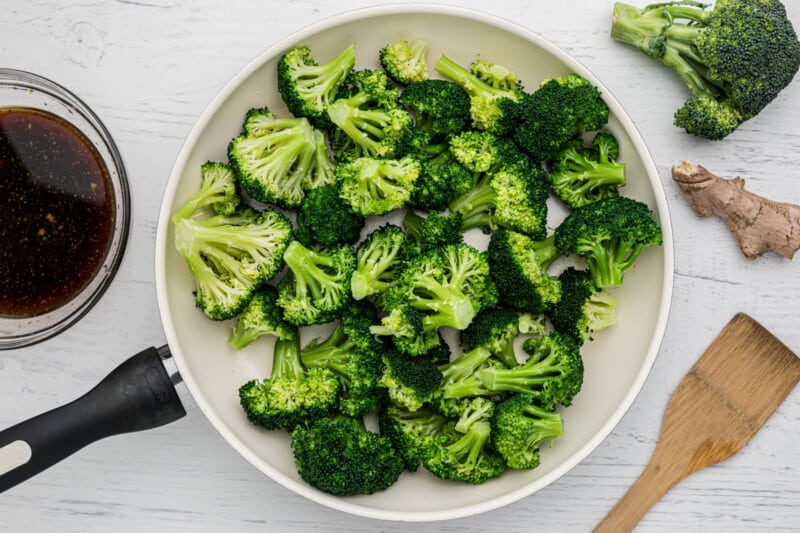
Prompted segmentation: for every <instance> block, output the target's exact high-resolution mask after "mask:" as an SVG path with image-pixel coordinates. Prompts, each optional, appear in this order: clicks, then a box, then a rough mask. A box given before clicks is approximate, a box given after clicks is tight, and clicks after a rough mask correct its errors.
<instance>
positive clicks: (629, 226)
mask: <svg viewBox="0 0 800 533" xmlns="http://www.w3.org/2000/svg"><path fill="white" fill-rule="evenodd" d="M554 237H555V246H556V249H557V250H558V253H559V254H562V255H566V254H570V253H575V254H578V255H580V256H583V257H584V258H586V264H587V266H588V267H589V272H591V274H592V280H593V281H594V284H595V285H596V286H597V287H598V288H601V289H606V288H609V287H617V286H619V285H620V284H622V279H623V277H624V276H625V272H627V270H628V269H630V268H631V266H633V264H634V262H635V261H636V259H637V258H638V257H639V255H640V254H641V253H642V251H643V250H644V249H645V248H647V247H649V246H659V245H660V244H661V242H662V237H661V228H660V227H659V226H658V224H657V223H656V222H655V221H654V220H653V218H652V214H651V212H650V208H649V207H647V205H645V204H644V203H642V202H639V201H637V200H633V199H631V198H627V197H623V196H619V197H612V198H607V199H605V200H600V201H597V202H594V203H591V204H588V205H585V206H583V207H580V208H578V209H575V210H574V211H572V212H571V213H570V214H569V215H568V216H567V218H565V219H564V221H563V222H562V223H561V224H560V225H559V227H558V228H556V231H555V235H554Z"/></svg>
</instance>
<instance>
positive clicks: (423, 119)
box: [400, 80, 470, 142]
mask: <svg viewBox="0 0 800 533" xmlns="http://www.w3.org/2000/svg"><path fill="white" fill-rule="evenodd" d="M400 101H401V102H402V103H403V104H405V105H407V106H408V107H410V108H411V110H412V112H413V113H414V127H415V128H417V129H421V130H423V131H426V132H427V133H429V134H430V135H431V138H432V140H433V141H434V142H439V141H441V140H443V139H446V138H447V137H449V136H451V135H455V134H458V133H460V132H462V131H463V130H465V129H466V128H467V126H468V125H469V123H470V114H469V109H470V99H469V94H467V92H466V91H465V90H464V89H463V88H462V87H461V86H459V85H457V84H456V83H453V82H451V81H447V80H425V81H420V82H414V83H410V84H408V86H407V87H406V88H405V89H404V90H403V92H402V93H401V94H400Z"/></svg>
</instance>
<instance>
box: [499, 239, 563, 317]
mask: <svg viewBox="0 0 800 533" xmlns="http://www.w3.org/2000/svg"><path fill="white" fill-rule="evenodd" d="M488 255H489V267H490V272H491V275H492V279H493V280H494V282H495V284H496V285H497V291H498V293H499V299H500V303H501V304H504V305H506V306H508V307H510V308H512V309H516V310H517V311H521V312H523V313H533V314H541V313H543V312H544V311H546V310H548V309H550V307H552V305H553V304H555V303H556V302H557V301H558V300H559V299H560V298H561V282H559V281H558V278H556V277H555V276H551V275H549V274H548V273H547V269H548V267H549V266H550V265H551V264H552V263H553V261H555V260H556V259H557V258H558V257H559V255H561V254H559V252H558V250H557V249H556V246H555V237H554V236H553V235H551V236H550V237H547V238H545V239H543V240H539V241H535V240H533V239H531V238H530V237H528V236H527V235H523V234H522V233H518V232H516V231H511V230H507V229H504V228H500V229H498V230H497V231H495V232H494V233H492V236H491V238H490V239H489V247H488Z"/></svg>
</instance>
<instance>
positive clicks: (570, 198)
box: [549, 132, 625, 209]
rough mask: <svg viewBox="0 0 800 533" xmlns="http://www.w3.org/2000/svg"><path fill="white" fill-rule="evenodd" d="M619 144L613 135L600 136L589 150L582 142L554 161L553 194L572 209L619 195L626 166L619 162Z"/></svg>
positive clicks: (593, 141) (551, 177) (601, 134)
mask: <svg viewBox="0 0 800 533" xmlns="http://www.w3.org/2000/svg"><path fill="white" fill-rule="evenodd" d="M617 157H619V143H618V142H617V139H616V138H615V137H614V136H613V135H611V134H610V133H605V132H599V133H597V134H596V135H595V136H594V138H593V139H592V148H591V149H586V148H584V147H583V143H582V142H581V141H579V140H576V141H575V142H573V143H572V144H571V145H570V146H568V147H567V148H566V149H564V150H562V151H561V153H559V154H558V155H557V156H556V158H555V159H554V160H553V163H552V168H551V169H550V174H549V180H550V187H551V190H552V191H553V192H554V193H555V194H556V195H557V196H558V197H559V198H561V200H562V201H563V202H564V203H565V204H567V205H568V206H569V207H571V208H573V209H574V208H576V207H581V206H584V205H586V204H589V203H592V202H596V201H597V200H602V199H603V198H609V197H611V196H617V195H619V187H621V186H623V185H625V164H624V163H618V162H616V158H617Z"/></svg>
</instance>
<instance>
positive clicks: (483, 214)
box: [449, 174, 497, 231]
mask: <svg viewBox="0 0 800 533" xmlns="http://www.w3.org/2000/svg"><path fill="white" fill-rule="evenodd" d="M496 201H497V193H496V192H495V190H494V188H493V187H492V179H491V176H490V175H489V174H484V175H483V176H481V178H480V179H479V180H478V181H477V182H476V183H475V186H474V187H473V188H472V189H470V190H469V191H468V192H466V193H464V194H462V195H461V196H458V197H456V198H454V199H453V200H452V201H451V202H450V206H449V207H450V211H451V212H453V213H460V214H461V229H462V230H463V231H467V230H469V229H472V228H485V227H490V228H491V227H493V225H494V206H495V202H496Z"/></svg>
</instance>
